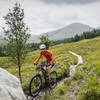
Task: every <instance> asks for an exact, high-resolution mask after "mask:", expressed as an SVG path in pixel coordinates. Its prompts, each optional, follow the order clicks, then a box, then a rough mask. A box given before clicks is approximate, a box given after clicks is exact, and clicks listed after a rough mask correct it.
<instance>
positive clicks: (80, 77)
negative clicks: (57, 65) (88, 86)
mask: <svg viewBox="0 0 100 100" xmlns="http://www.w3.org/2000/svg"><path fill="white" fill-rule="evenodd" d="M83 75H84V74H83V72H82V71H80V70H79V69H77V70H76V72H75V74H74V75H73V77H72V79H74V80H78V79H83Z"/></svg>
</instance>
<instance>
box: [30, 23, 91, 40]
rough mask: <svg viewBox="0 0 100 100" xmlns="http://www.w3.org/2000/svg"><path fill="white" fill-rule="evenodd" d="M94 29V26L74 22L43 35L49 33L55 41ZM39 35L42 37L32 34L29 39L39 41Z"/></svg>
mask: <svg viewBox="0 0 100 100" xmlns="http://www.w3.org/2000/svg"><path fill="white" fill-rule="evenodd" d="M92 29H93V28H92V27H90V26H88V25H85V24H81V23H72V24H70V25H68V26H66V27H64V28H61V29H58V30H56V31H52V32H47V33H43V34H41V35H44V34H48V36H49V38H50V39H51V40H54V41H55V40H62V39H65V38H69V37H73V36H75V35H76V34H79V35H80V34H82V33H83V32H86V31H90V30H92ZM39 37H40V35H33V34H32V35H31V38H30V39H29V40H30V41H35V42H37V41H39Z"/></svg>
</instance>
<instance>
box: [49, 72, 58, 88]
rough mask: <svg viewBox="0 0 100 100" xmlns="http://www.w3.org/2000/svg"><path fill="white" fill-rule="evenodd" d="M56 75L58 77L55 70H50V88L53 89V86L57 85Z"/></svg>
mask: <svg viewBox="0 0 100 100" xmlns="http://www.w3.org/2000/svg"><path fill="white" fill-rule="evenodd" d="M57 77H58V75H57V72H56V71H52V72H51V73H50V79H51V80H50V88H51V89H53V88H55V87H56V85H57Z"/></svg>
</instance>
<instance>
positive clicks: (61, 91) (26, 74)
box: [0, 37, 100, 100]
mask: <svg viewBox="0 0 100 100" xmlns="http://www.w3.org/2000/svg"><path fill="white" fill-rule="evenodd" d="M69 50H71V51H73V52H75V53H77V54H79V55H81V56H82V57H83V61H84V64H82V65H81V66H82V68H83V70H84V72H82V71H80V70H79V66H77V69H76V72H75V74H74V76H73V77H72V78H68V80H67V81H65V82H64V85H63V86H60V87H57V88H56V89H54V90H52V91H51V92H50V94H48V95H47V96H48V97H45V96H44V98H43V100H62V99H63V100H70V99H69V96H71V95H72V94H74V97H77V100H100V37H97V38H94V39H87V40H82V41H79V42H74V43H68V44H67V43H65V44H59V45H56V46H53V47H51V48H50V51H52V53H53V55H54V58H55V61H56V65H55V67H54V68H52V70H56V71H57V73H58V76H59V77H64V75H65V74H66V76H67V75H68V73H69V66H70V65H71V64H76V63H77V57H75V56H73V55H72V54H70V53H69V52H68V51H69ZM39 52H40V50H37V51H33V52H29V53H28V54H27V57H26V59H25V62H24V64H23V66H22V79H23V84H22V87H23V90H24V92H25V94H28V85H29V82H30V79H31V78H32V76H33V75H34V74H35V73H36V71H35V68H36V66H34V65H33V62H34V61H35V59H36V58H37V57H38V56H39ZM44 60H45V59H44V58H43V57H42V59H41V60H40V62H42V61H44ZM0 66H1V67H2V68H4V69H6V70H8V71H9V72H11V73H12V74H13V75H15V76H17V77H18V67H17V66H15V65H14V64H13V63H12V62H10V61H9V58H7V57H1V58H0ZM85 72H86V73H85ZM64 73H65V74H64ZM73 91H74V93H73ZM45 98H46V99H45ZM73 100H74V99H73Z"/></svg>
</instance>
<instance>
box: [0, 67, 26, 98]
mask: <svg viewBox="0 0 100 100" xmlns="http://www.w3.org/2000/svg"><path fill="white" fill-rule="evenodd" d="M0 100H26V97H25V95H24V93H23V91H22V88H21V84H20V81H19V80H18V79H17V78H16V77H15V76H13V75H12V74H10V73H9V72H7V71H6V70H4V69H2V68H0Z"/></svg>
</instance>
